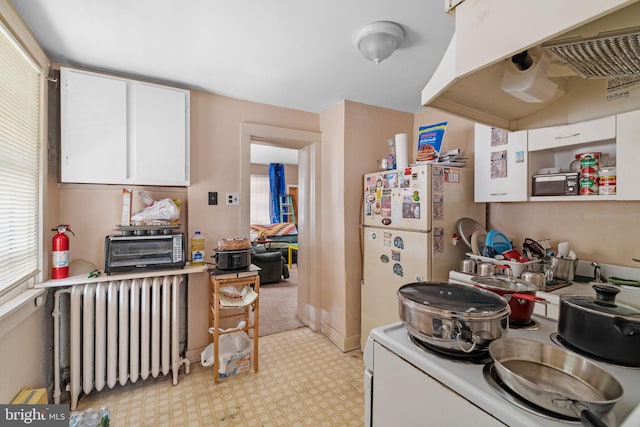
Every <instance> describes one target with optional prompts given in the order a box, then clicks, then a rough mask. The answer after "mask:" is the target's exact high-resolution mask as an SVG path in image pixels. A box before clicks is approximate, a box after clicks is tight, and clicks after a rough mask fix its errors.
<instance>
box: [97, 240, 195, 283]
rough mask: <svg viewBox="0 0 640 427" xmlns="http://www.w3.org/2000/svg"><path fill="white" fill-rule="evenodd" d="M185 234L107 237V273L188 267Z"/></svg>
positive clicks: (105, 263) (105, 253) (105, 255)
mask: <svg viewBox="0 0 640 427" xmlns="http://www.w3.org/2000/svg"><path fill="white" fill-rule="evenodd" d="M185 263H186V258H185V236H184V233H175V234H167V235H165V234H160V235H143V236H107V237H106V238H105V245H104V272H105V273H106V274H111V273H119V272H127V271H139V270H152V269H162V268H184V266H185Z"/></svg>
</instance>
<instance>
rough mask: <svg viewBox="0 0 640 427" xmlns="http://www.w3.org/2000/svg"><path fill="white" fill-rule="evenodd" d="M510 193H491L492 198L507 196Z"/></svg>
mask: <svg viewBox="0 0 640 427" xmlns="http://www.w3.org/2000/svg"><path fill="white" fill-rule="evenodd" d="M507 194H509V193H490V194H489V195H490V196H506V195H507Z"/></svg>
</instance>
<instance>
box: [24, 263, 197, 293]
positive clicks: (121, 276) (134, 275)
mask: <svg viewBox="0 0 640 427" xmlns="http://www.w3.org/2000/svg"><path fill="white" fill-rule="evenodd" d="M208 268H209V266H207V265H206V264H205V265H195V266H192V265H191V264H190V263H187V265H185V267H184V268H171V269H160V270H146V271H135V272H131V273H116V274H111V275H106V274H104V272H103V271H101V272H100V275H99V276H98V277H91V278H89V277H87V274H80V275H77V276H69V277H66V278H64V279H52V280H47V281H45V282H41V283H36V285H35V286H34V288H36V289H42V288H57V287H60V286H73V285H84V284H86V283H100V282H111V281H116V280H127V279H141V278H144V277H158V276H176V275H180V276H181V275H184V274H196V273H204V272H205V271H207V269H208Z"/></svg>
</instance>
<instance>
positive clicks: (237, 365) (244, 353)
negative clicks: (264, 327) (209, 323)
mask: <svg viewBox="0 0 640 427" xmlns="http://www.w3.org/2000/svg"><path fill="white" fill-rule="evenodd" d="M245 325H246V322H245V321H244V320H243V321H241V322H240V323H239V324H238V325H237V326H236V327H235V328H230V329H221V330H220V331H221V332H226V331H229V330H236V329H242V328H244V327H245ZM209 333H213V328H209ZM218 345H219V346H220V350H219V352H218V359H219V360H218V372H219V373H220V376H221V377H224V376H229V375H233V374H237V373H240V372H246V371H248V370H249V360H250V357H251V338H249V335H247V333H246V332H244V331H242V330H239V331H237V332H231V333H229V334H224V335H220V337H219V338H218ZM200 364H201V365H202V366H205V367H207V366H212V365H214V364H215V363H214V360H213V343H211V344H209V345H208V346H207V347H205V349H204V350H203V351H202V353H200Z"/></svg>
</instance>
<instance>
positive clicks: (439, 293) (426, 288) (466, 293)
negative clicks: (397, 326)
mask: <svg viewBox="0 0 640 427" xmlns="http://www.w3.org/2000/svg"><path fill="white" fill-rule="evenodd" d="M398 299H400V300H401V301H410V302H412V303H414V304H417V305H419V306H421V307H423V308H425V309H428V310H430V311H437V312H446V313H456V314H462V315H465V316H470V317H485V316H495V315H496V314H500V315H502V314H508V313H509V312H510V309H509V305H508V304H507V302H506V301H505V300H504V299H503V298H502V297H501V296H499V295H497V294H495V293H493V292H489V291H485V290H484V289H479V288H476V287H474V286H469V285H461V284H456V283H443V282H416V283H409V284H407V285H404V286H401V287H400V289H398Z"/></svg>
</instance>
